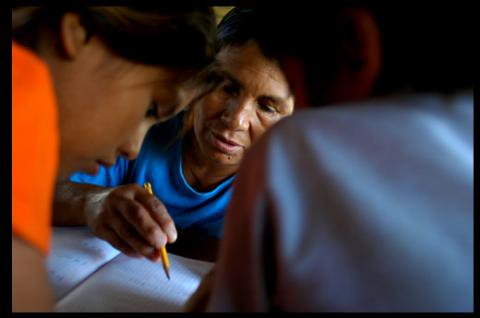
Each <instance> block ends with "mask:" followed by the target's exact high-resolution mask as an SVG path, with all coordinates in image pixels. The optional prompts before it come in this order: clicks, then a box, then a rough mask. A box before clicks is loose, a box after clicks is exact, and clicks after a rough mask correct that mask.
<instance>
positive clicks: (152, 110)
mask: <svg viewBox="0 0 480 318" xmlns="http://www.w3.org/2000/svg"><path fill="white" fill-rule="evenodd" d="M145 117H148V118H159V116H158V112H157V104H156V103H155V102H151V103H150V105H149V106H148V108H147V112H146V113H145Z"/></svg>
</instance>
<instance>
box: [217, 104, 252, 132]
mask: <svg viewBox="0 0 480 318" xmlns="http://www.w3.org/2000/svg"><path fill="white" fill-rule="evenodd" d="M250 117H251V110H250V107H249V105H248V102H238V103H232V104H230V105H228V106H227V108H226V109H225V111H224V112H223V114H222V120H223V122H224V123H225V124H226V125H227V126H228V127H230V128H232V129H233V130H248V128H249V125H250Z"/></svg>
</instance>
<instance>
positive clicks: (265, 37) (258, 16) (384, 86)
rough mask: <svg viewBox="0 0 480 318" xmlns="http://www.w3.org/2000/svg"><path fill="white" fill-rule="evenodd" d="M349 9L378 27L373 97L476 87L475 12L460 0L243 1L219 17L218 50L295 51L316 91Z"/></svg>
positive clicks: (336, 55) (331, 65)
mask: <svg viewBox="0 0 480 318" xmlns="http://www.w3.org/2000/svg"><path fill="white" fill-rule="evenodd" d="M463 6H465V7H463ZM353 7H357V8H358V7H360V8H364V9H366V10H367V11H369V12H371V13H372V15H373V17H374V18H375V20H376V22H377V24H378V25H379V29H380V33H381V34H380V36H381V40H382V53H383V54H382V58H383V60H382V71H381V74H380V78H379V79H378V81H377V86H376V87H375V91H376V93H377V94H382V93H393V92H398V91H401V90H403V89H410V90H412V91H431V90H436V91H449V90H455V89H458V88H467V87H473V52H474V51H475V50H474V48H473V34H472V33H473V23H472V21H473V17H472V12H473V10H470V9H469V8H470V7H469V6H468V4H467V3H463V2H461V1H460V3H459V1H455V2H454V3H452V2H448V3H446V4H443V3H435V4H434V5H432V4H431V3H428V4H425V3H423V2H422V1H417V2H415V3H410V2H408V1H407V2H406V3H405V2H404V1H375V0H373V1H368V0H367V1H361V0H359V1H348V0H347V1H342V0H338V1H335V2H329V3H325V4H324V3H323V2H321V3H318V4H317V5H316V6H315V7H312V8H310V7H308V6H282V5H278V6H275V8H272V7H263V6H253V7H241V6H240V7H235V8H233V9H232V10H231V11H230V12H228V14H227V15H225V17H224V18H223V19H222V21H221V22H220V24H219V26H218V36H217V43H216V49H217V50H218V49H221V48H223V47H225V46H227V45H242V44H244V43H245V42H247V41H248V40H252V39H253V40H254V41H255V42H256V43H257V44H258V45H259V47H260V48H261V50H262V52H263V53H264V54H265V55H266V56H268V57H270V58H273V59H276V60H281V59H282V57H284V56H286V55H293V56H296V57H297V58H299V59H300V60H302V61H303V63H304V65H305V73H306V74H305V75H306V82H307V85H308V86H309V92H310V93H312V95H315V94H317V95H320V94H322V92H321V90H322V88H324V87H326V85H325V84H326V83H327V82H328V81H329V79H330V78H331V77H332V76H333V75H334V74H335V72H336V65H338V62H339V60H340V59H342V47H341V43H340V41H339V40H340V38H339V37H338V33H337V31H338V29H339V27H340V26H341V25H340V23H342V22H340V20H339V19H338V14H339V13H340V12H341V10H342V9H347V8H353ZM311 97H312V100H313V101H314V102H315V96H311Z"/></svg>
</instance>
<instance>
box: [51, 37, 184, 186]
mask: <svg viewBox="0 0 480 318" xmlns="http://www.w3.org/2000/svg"><path fill="white" fill-rule="evenodd" d="M50 64H51V65H50V66H51V69H52V74H53V77H54V80H55V86H56V93H57V97H58V99H57V100H58V104H59V115H60V120H59V122H60V135H61V155H60V171H59V177H60V178H65V177H67V176H68V175H69V174H71V173H73V172H75V171H84V172H87V173H96V172H97V169H98V167H99V164H104V165H107V166H108V165H111V164H114V163H115V160H116V157H117V156H119V155H123V156H125V157H127V158H128V159H133V158H135V157H136V156H137V153H138V151H139V149H140V146H141V144H142V141H143V138H144V136H145V133H146V132H147V130H148V129H149V128H150V127H151V126H152V125H153V124H155V123H157V122H159V121H162V120H165V119H167V118H169V117H171V116H173V115H174V114H176V113H178V112H179V111H180V110H181V109H182V108H183V106H184V105H185V103H186V101H184V100H183V98H182V96H183V95H182V94H183V92H184V91H183V90H182V87H181V85H180V84H181V83H180V82H179V80H178V76H177V75H178V74H177V73H176V72H174V71H172V70H168V69H166V68H160V67H152V66H145V65H140V64H136V63H132V62H129V61H127V60H124V59H122V58H120V57H118V56H116V55H114V54H112V53H111V52H110V51H109V50H108V49H107V48H106V47H105V46H104V45H103V43H102V42H101V41H99V40H98V39H96V38H95V37H93V38H91V39H90V41H89V44H88V45H84V46H83V47H82V49H81V51H79V52H78V54H76V55H75V59H73V60H67V59H56V60H54V61H50ZM185 92H186V91H185Z"/></svg>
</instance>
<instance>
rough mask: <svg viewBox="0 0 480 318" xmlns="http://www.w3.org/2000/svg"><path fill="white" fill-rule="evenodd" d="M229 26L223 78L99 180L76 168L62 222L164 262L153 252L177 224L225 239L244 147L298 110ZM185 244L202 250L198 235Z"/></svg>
mask: <svg viewBox="0 0 480 318" xmlns="http://www.w3.org/2000/svg"><path fill="white" fill-rule="evenodd" d="M227 26H228V24H227ZM231 31H232V29H231V27H230V26H228V27H225V28H223V29H222V28H220V29H219V33H218V47H219V49H218V51H217V56H216V57H217V63H218V71H217V72H216V74H217V75H218V74H220V76H219V77H220V78H221V81H220V82H219V84H217V85H215V87H214V88H213V89H210V90H209V91H208V92H206V93H204V94H203V95H201V96H199V97H198V98H197V99H196V100H195V101H194V102H193V103H192V105H191V107H190V108H189V109H188V110H187V111H186V112H184V113H181V114H180V115H179V116H177V117H175V118H174V119H172V120H170V121H168V122H166V123H163V124H159V125H157V126H155V127H153V128H152V129H151V130H150V131H149V132H148V135H147V137H146V138H145V141H144V143H143V145H142V147H141V150H140V153H139V155H138V158H137V159H136V160H134V161H129V160H128V159H123V158H121V159H118V160H117V162H116V163H114V164H113V163H112V164H110V165H111V166H110V167H101V168H100V170H99V171H98V172H97V174H96V175H94V176H91V175H86V174H77V175H74V176H73V177H72V178H71V180H70V181H72V182H66V183H62V184H58V185H57V191H56V197H55V206H54V210H55V213H54V224H55V225H82V224H83V225H84V224H86V225H88V226H89V227H90V228H91V229H92V231H93V232H94V233H95V234H96V235H97V236H98V237H100V238H103V239H105V240H107V241H108V242H109V243H110V244H112V245H113V246H114V247H116V248H117V249H119V250H121V251H122V252H124V253H125V254H127V255H131V256H134V257H142V256H145V257H147V258H149V259H151V260H153V261H159V256H158V255H157V254H156V253H154V249H155V248H159V247H161V246H164V245H165V244H166V243H167V242H168V243H173V242H174V241H176V238H177V228H179V229H181V230H185V231H184V232H183V231H181V232H180V235H179V237H181V236H184V237H189V236H188V235H186V234H185V235H184V234H183V233H189V232H190V233H201V234H202V235H204V236H210V237H215V238H220V237H221V230H222V224H223V218H224V212H225V210H226V206H227V205H228V202H229V200H230V195H231V188H232V182H233V178H234V175H235V173H236V172H237V169H238V167H239V165H240V162H241V160H242V158H243V155H244V153H245V151H246V150H247V149H248V148H249V147H250V146H251V145H252V143H254V142H255V141H256V140H257V139H258V138H259V137H260V136H261V135H262V134H263V133H264V132H265V131H266V130H267V129H268V128H270V127H271V126H272V125H273V124H275V123H276V122H278V121H279V120H280V119H281V118H283V117H285V116H288V115H290V114H291V113H292V112H293V108H294V107H293V105H294V100H293V95H292V94H291V93H290V88H289V85H288V83H287V81H286V79H285V77H284V76H283V73H282V71H281V69H280V66H279V65H278V64H277V63H276V61H275V60H271V59H269V58H268V57H266V56H265V54H264V53H263V52H262V49H261V48H260V46H259V45H258V44H257V42H256V40H255V38H254V37H253V36H252V37H251V38H248V36H247V37H245V35H243V36H242V37H235V36H231V34H232V33H231ZM129 149H135V147H130V148H129ZM130 152H132V151H130ZM123 155H124V157H126V158H129V157H132V158H133V157H135V155H136V154H134V153H125V154H123ZM103 164H104V165H105V166H108V164H107V163H103ZM144 182H150V183H151V184H152V188H153V192H154V194H155V195H156V197H155V196H151V195H149V194H148V192H147V191H146V190H144V189H143V187H142V185H143V184H144ZM198 238H199V237H198V236H195V239H196V240H197V239H198ZM180 241H181V240H179V242H178V243H180ZM185 244H187V245H192V246H195V242H194V241H192V240H189V242H185ZM185 244H184V245H185ZM169 251H172V249H169ZM190 256H191V255H190Z"/></svg>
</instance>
